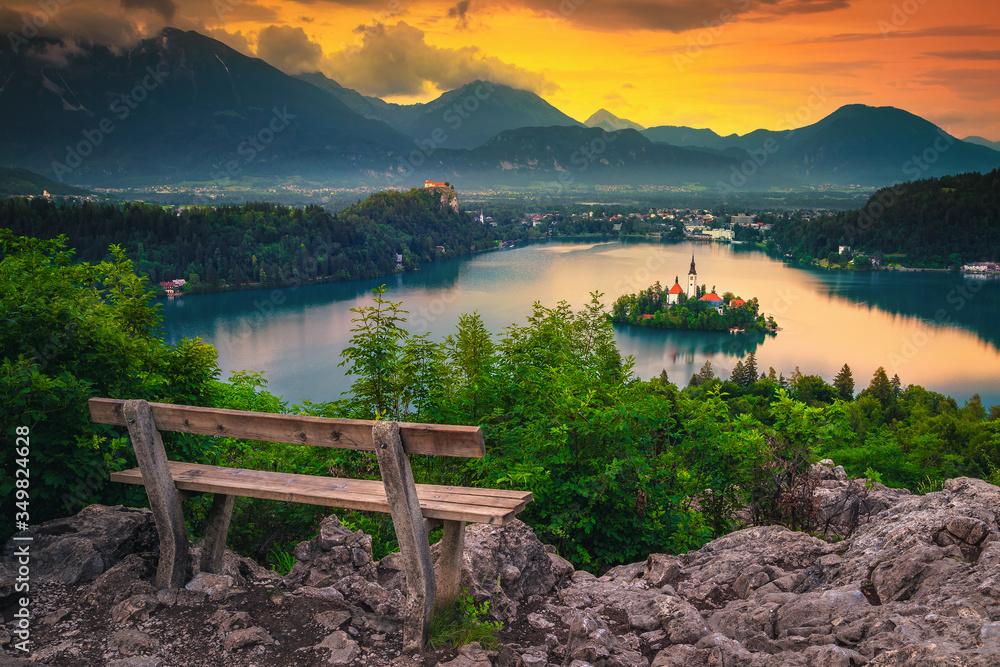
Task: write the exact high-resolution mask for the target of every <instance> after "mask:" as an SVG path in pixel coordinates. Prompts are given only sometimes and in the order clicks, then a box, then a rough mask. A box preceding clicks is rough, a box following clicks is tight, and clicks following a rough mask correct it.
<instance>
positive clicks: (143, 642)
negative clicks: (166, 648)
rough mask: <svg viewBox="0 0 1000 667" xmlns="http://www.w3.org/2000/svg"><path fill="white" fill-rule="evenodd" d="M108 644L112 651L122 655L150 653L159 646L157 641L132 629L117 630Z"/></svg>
mask: <svg viewBox="0 0 1000 667" xmlns="http://www.w3.org/2000/svg"><path fill="white" fill-rule="evenodd" d="M108 643H109V645H110V647H111V648H112V649H113V650H117V651H118V652H119V653H121V654H122V655H132V654H133V653H140V652H142V651H150V650H152V649H155V648H156V647H157V646H159V645H160V642H159V641H158V640H157V639H155V638H153V637H150V636H149V635H148V634H146V633H145V632H140V631H139V630H135V629H132V628H126V629H124V630H119V631H118V632H116V633H115V634H113V635H112V636H111V641H110V642H108Z"/></svg>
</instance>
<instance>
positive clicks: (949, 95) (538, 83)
mask: <svg viewBox="0 0 1000 667" xmlns="http://www.w3.org/2000/svg"><path fill="white" fill-rule="evenodd" d="M72 2H75V3H81V4H88V3H89V4H90V5H91V7H90V8H89V11H88V15H89V16H91V17H93V16H94V15H95V12H97V13H99V12H100V11H101V9H102V8H104V11H106V12H107V13H108V14H109V16H110V15H111V14H112V13H116V14H117V16H116V17H115V18H116V19H120V18H122V16H123V10H122V9H121V6H127V7H129V8H130V9H129V10H128V12H127V14H126V16H127V18H128V20H129V21H131V22H132V23H133V25H135V24H138V25H139V26H140V31H145V32H148V31H149V30H152V29H154V28H156V27H157V26H159V25H162V24H170V25H174V26H176V27H179V28H190V29H197V30H199V31H202V32H207V33H208V34H210V35H212V36H213V37H216V38H218V39H221V40H222V41H225V42H227V43H228V44H230V45H231V46H234V47H236V48H238V49H240V50H241V51H244V52H246V53H251V54H256V55H259V56H260V57H262V58H264V59H265V60H267V61H268V62H271V63H272V64H274V65H275V66H277V67H279V68H280V69H283V70H285V71H288V72H290V73H297V72H299V71H314V70H316V69H320V70H322V71H324V72H325V73H326V74H327V75H328V76H330V77H331V78H333V79H335V80H337V81H338V82H339V83H341V84H343V85H345V86H348V87H352V88H355V89H357V90H359V91H360V92H362V93H365V94H370V95H377V96H380V97H383V98H384V99H387V100H388V101H396V102H412V101H425V100H428V99H431V98H433V97H436V96H437V95H438V94H439V93H440V92H442V91H444V90H449V89H451V88H455V87H457V86H458V85H461V84H462V83H466V82H468V81H470V80H472V79H475V78H477V77H478V78H491V79H493V80H497V81H500V82H502V83H508V84H510V85H514V86H516V87H520V88H526V89H530V90H533V91H535V92H537V93H539V94H540V95H541V96H542V97H544V98H545V99H546V100H548V101H549V102H551V103H552V104H554V105H555V106H556V107H558V108H559V109H560V110H562V111H563V112H565V113H567V114H569V115H570V116H572V117H574V118H576V119H578V120H584V119H586V118H587V117H588V116H590V114H592V113H593V112H594V111H596V110H597V109H598V108H600V107H605V108H607V109H608V110H610V111H611V112H612V113H615V114H616V115H619V116H621V117H624V118H628V119H630V120H633V121H635V122H638V123H641V124H643V125H646V126H653V125H668V124H669V125H691V126H695V127H711V128H712V129H714V130H716V131H717V132H720V133H723V134H726V133H730V132H739V133H745V132H748V131H751V130H753V129H757V128H760V127H764V128H769V129H776V128H778V127H779V126H782V125H783V124H787V123H789V121H791V123H790V124H791V125H792V126H796V127H797V126H800V125H805V124H809V123H812V122H815V121H816V120H819V119H820V118H822V117H823V116H826V115H828V114H829V113H831V112H833V111H834V110H836V109H837V108H838V107H840V106H842V105H844V104H850V103H863V104H870V105H877V106H885V105H891V106H896V107H900V108H903V109H906V110H908V111H911V112H913V113H916V114H918V115H920V116H923V117H924V118H927V119H928V120H930V121H932V122H934V123H937V124H938V125H940V126H942V127H944V128H945V129H946V130H947V131H949V132H951V133H952V134H955V135H957V136H959V137H965V136H967V135H970V134H978V135H981V136H985V137H986V138H987V139H991V140H994V141H996V140H1000V5H998V4H997V3H995V2H994V1H993V0H948V1H945V0H697V1H692V0H629V1H627V2H608V1H607V0H505V2H497V1H496V0H451V1H447V2H432V1H426V0H372V1H367V0H343V1H342V2H334V1H332V0H283V1H279V0H212V2H206V1H205V0H72ZM20 4H21V5H22V7H24V8H26V9H27V10H29V11H30V10H31V8H32V7H34V8H35V9H36V10H37V6H35V3H32V2H22V3H20ZM76 9H81V7H80V6H79V5H77V7H76ZM73 11H74V8H73V5H72V4H69V5H67V8H66V9H65V10H63V15H62V16H60V17H56V18H57V19H59V20H61V21H62V22H63V23H64V24H65V25H67V26H70V25H72V23H73V21H72V18H73V16H74V14H73ZM788 114H792V116H791V117H789V116H788Z"/></svg>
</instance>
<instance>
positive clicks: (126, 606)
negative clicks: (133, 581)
mask: <svg viewBox="0 0 1000 667" xmlns="http://www.w3.org/2000/svg"><path fill="white" fill-rule="evenodd" d="M159 608H160V601H159V600H157V599H156V598H154V597H153V596H152V595H145V594H139V595H133V596H132V597H130V598H128V599H127V600H124V601H122V602H120V603H118V604H117V605H115V607H114V608H113V609H112V610H111V620H112V621H113V622H115V623H118V624H124V623H131V622H133V621H145V620H146V619H148V618H149V617H150V615H151V614H153V612H155V611H156V610H157V609H159Z"/></svg>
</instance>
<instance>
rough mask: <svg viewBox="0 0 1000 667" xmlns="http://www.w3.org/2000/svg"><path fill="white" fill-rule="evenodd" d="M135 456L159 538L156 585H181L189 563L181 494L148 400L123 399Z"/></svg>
mask: <svg viewBox="0 0 1000 667" xmlns="http://www.w3.org/2000/svg"><path fill="white" fill-rule="evenodd" d="M122 412H123V414H124V415H125V421H126V423H127V424H128V434H129V437H130V438H131V439H132V448H133V449H134V450H135V458H136V459H138V461H139V470H140V472H142V483H143V485H144V486H145V487H146V495H147V496H148V497H149V507H150V509H152V510H153V519H154V520H155V521H156V532H157V533H158V535H159V538H160V565H159V567H158V568H157V570H156V587H157V588H181V587H183V586H184V578H185V576H186V575H187V567H188V557H189V556H188V539H187V527H186V526H185V525H184V512H183V511H182V510H181V497H180V494H179V493H177V489H176V487H174V478H173V476H172V475H171V474H170V466H169V465H168V464H167V453H166V452H165V451H163V440H161V439H160V433H159V431H157V430H156V425H155V424H154V423H153V411H152V410H150V408H149V403H147V402H146V401H141V400H131V401H125V405H124V406H122Z"/></svg>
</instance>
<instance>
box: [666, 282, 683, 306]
mask: <svg viewBox="0 0 1000 667" xmlns="http://www.w3.org/2000/svg"><path fill="white" fill-rule="evenodd" d="M683 293H684V288H683V287H681V284H680V277H679V276H674V286H673V287H671V288H670V291H669V292H667V304H669V305H671V306H672V305H674V304H675V303H677V302H678V301H680V298H681V294H683Z"/></svg>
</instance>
